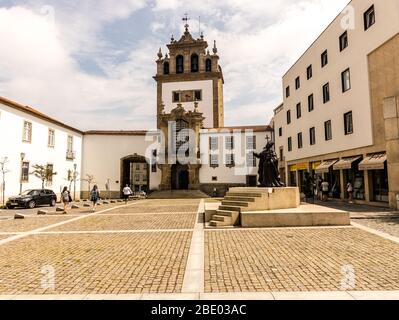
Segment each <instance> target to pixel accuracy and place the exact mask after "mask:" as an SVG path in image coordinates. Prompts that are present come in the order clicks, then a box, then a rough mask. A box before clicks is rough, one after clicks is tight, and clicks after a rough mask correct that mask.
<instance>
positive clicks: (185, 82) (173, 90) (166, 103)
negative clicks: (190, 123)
mask: <svg viewBox="0 0 399 320" xmlns="http://www.w3.org/2000/svg"><path fill="white" fill-rule="evenodd" d="M184 21H185V23H186V24H185V32H184V34H183V35H182V37H181V38H180V40H175V39H174V37H173V36H172V39H171V42H170V43H169V44H167V48H168V50H169V52H168V53H166V54H165V56H164V55H163V53H162V49H160V50H159V52H158V60H157V61H156V63H157V74H156V76H155V77H154V79H155V81H156V82H157V115H158V122H157V123H158V128H159V125H160V123H159V116H160V115H161V114H162V113H170V112H171V111H172V110H173V109H175V108H176V107H177V106H178V105H181V106H182V107H183V108H184V109H185V110H186V111H194V110H195V108H196V105H197V109H196V110H198V112H201V113H202V114H203V117H204V121H203V126H204V128H220V127H223V125H224V110H223V108H224V106H223V85H224V79H223V72H222V69H221V67H220V66H219V56H218V50H217V47H216V41H215V42H214V47H213V50H212V54H211V53H210V51H209V50H208V43H207V42H206V41H205V40H204V36H203V35H202V34H201V35H200V37H199V38H198V39H194V37H193V36H192V35H191V33H190V32H189V25H188V24H187V23H188V18H187V17H186V18H185V19H184Z"/></svg>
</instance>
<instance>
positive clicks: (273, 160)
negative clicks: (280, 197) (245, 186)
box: [254, 138, 284, 188]
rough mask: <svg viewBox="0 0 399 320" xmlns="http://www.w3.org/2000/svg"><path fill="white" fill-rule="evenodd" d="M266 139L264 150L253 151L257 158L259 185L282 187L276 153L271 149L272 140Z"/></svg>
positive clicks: (272, 145)
mask: <svg viewBox="0 0 399 320" xmlns="http://www.w3.org/2000/svg"><path fill="white" fill-rule="evenodd" d="M266 139H267V140H268V141H267V144H266V147H265V148H264V150H263V151H262V152H261V153H259V154H258V153H255V152H254V156H255V157H256V158H258V159H259V170H258V174H259V184H260V186H259V187H263V188H272V187H277V188H278V187H284V184H283V183H282V182H281V178H280V173H279V171H278V159H277V155H276V153H275V152H274V150H273V147H274V142H271V141H269V139H268V138H266Z"/></svg>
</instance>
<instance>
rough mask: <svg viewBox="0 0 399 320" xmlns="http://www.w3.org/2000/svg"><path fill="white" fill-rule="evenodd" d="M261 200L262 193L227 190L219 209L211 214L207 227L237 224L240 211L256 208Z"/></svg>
mask: <svg viewBox="0 0 399 320" xmlns="http://www.w3.org/2000/svg"><path fill="white" fill-rule="evenodd" d="M261 201H262V193H256V192H252V193H239V192H227V194H226V196H225V197H224V199H223V200H222V204H221V205H220V206H219V209H217V210H216V211H215V213H213V214H212V215H211V221H210V222H209V227H217V228H218V227H234V226H238V225H240V214H241V212H243V211H251V210H256V209H257V208H258V207H259V203H260V202H261Z"/></svg>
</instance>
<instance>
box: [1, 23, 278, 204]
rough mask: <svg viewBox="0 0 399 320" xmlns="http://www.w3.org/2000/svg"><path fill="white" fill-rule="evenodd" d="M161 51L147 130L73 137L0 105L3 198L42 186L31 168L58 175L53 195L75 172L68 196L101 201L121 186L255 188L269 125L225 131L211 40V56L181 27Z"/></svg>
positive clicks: (26, 111)
mask: <svg viewBox="0 0 399 320" xmlns="http://www.w3.org/2000/svg"><path fill="white" fill-rule="evenodd" d="M167 47H168V48H169V50H170V52H169V54H167V55H165V56H163V54H162V52H161V51H160V52H159V53H158V60H157V61H156V63H157V74H156V76H155V77H154V79H155V81H156V82H157V124H158V129H157V130H154V131H89V132H80V131H79V130H76V129H74V128H71V127H69V126H67V125H65V124H62V123H61V122H58V121H56V120H53V119H51V118H49V117H47V116H45V115H43V114H41V113H39V112H38V111H36V110H34V109H32V108H29V107H24V106H21V105H19V104H17V103H14V102H11V101H8V100H6V99H1V100H0V101H1V120H0V130H2V131H1V137H2V139H1V140H0V157H1V156H3V157H8V159H9V162H8V164H7V169H9V170H10V172H9V173H8V174H7V184H6V198H7V197H8V196H10V195H14V194H18V193H19V190H20V187H21V186H22V189H23V190H26V189H29V188H39V187H40V186H41V181H40V180H38V179H37V178H35V177H33V176H32V175H29V174H28V173H30V172H31V171H32V166H33V165H34V164H41V165H45V166H48V167H50V168H52V170H54V172H57V175H55V176H54V177H53V178H52V182H49V183H47V185H46V188H47V187H48V188H50V189H53V190H54V191H55V192H56V193H59V192H60V188H61V187H62V186H65V185H67V186H69V187H70V189H71V190H72V191H73V190H74V189H73V186H74V185H75V183H73V185H71V184H70V182H71V181H72V180H71V179H70V180H69V181H68V172H69V176H71V173H72V172H77V173H79V174H78V175H75V177H76V178H77V181H79V182H78V183H77V186H76V189H75V190H76V193H78V194H79V193H80V191H81V193H80V196H82V197H84V198H87V197H88V193H89V189H90V188H91V187H92V186H93V185H94V184H97V185H98V187H99V189H100V191H101V193H102V194H103V195H104V194H105V196H106V197H119V196H120V195H121V190H122V189H123V187H124V186H125V185H126V184H127V185H129V186H131V187H132V189H135V190H144V191H155V190H174V189H179V190H180V189H183V190H184V189H193V190H202V191H204V192H206V193H208V194H215V192H216V193H217V194H218V195H224V194H225V192H226V191H227V189H228V188H229V187H231V186H246V185H250V186H254V185H256V184H257V162H256V159H255V158H254V155H253V153H254V152H255V153H260V152H261V151H262V150H263V147H264V146H265V145H266V143H267V141H266V137H267V140H268V141H270V140H272V139H273V129H272V127H270V126H266V125H265V126H243V127H224V104H223V85H224V78H223V73H222V69H221V67H220V65H219V56H218V51H217V48H216V42H215V43H214V46H213V50H212V54H211V53H210V52H209V50H207V48H208V44H207V42H206V41H205V40H204V38H203V37H201V38H200V39H194V38H193V37H192V36H191V34H190V32H189V31H188V25H186V30H185V33H184V34H183V36H182V37H181V39H180V40H179V41H176V40H174V39H172V40H171V43H170V44H168V45H167ZM18 128H19V129H18ZM4 137H10V138H7V139H5V138H4ZM188 142H189V143H188ZM185 146H188V148H187V150H183V148H184V147H185ZM104 150H106V152H104ZM181 150H183V151H184V152H183V155H184V157H183V159H182V158H179V151H181ZM186 153H187V156H188V157H187V159H188V162H185V161H186V159H185V158H186V157H185V156H186ZM21 154H23V155H24V157H23V160H21ZM21 177H22V178H21ZM21 181H22V184H21V183H20V182H21Z"/></svg>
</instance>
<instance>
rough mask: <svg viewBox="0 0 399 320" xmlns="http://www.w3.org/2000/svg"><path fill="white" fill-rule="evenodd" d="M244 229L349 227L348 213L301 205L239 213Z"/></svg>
mask: <svg viewBox="0 0 399 320" xmlns="http://www.w3.org/2000/svg"><path fill="white" fill-rule="evenodd" d="M241 225H242V227H244V228H259V227H261V228H274V227H314V226H349V225H350V215H349V212H345V211H341V210H335V209H331V208H326V207H322V206H317V205H301V206H299V207H298V208H292V209H278V210H267V211H248V212H242V213H241Z"/></svg>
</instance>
